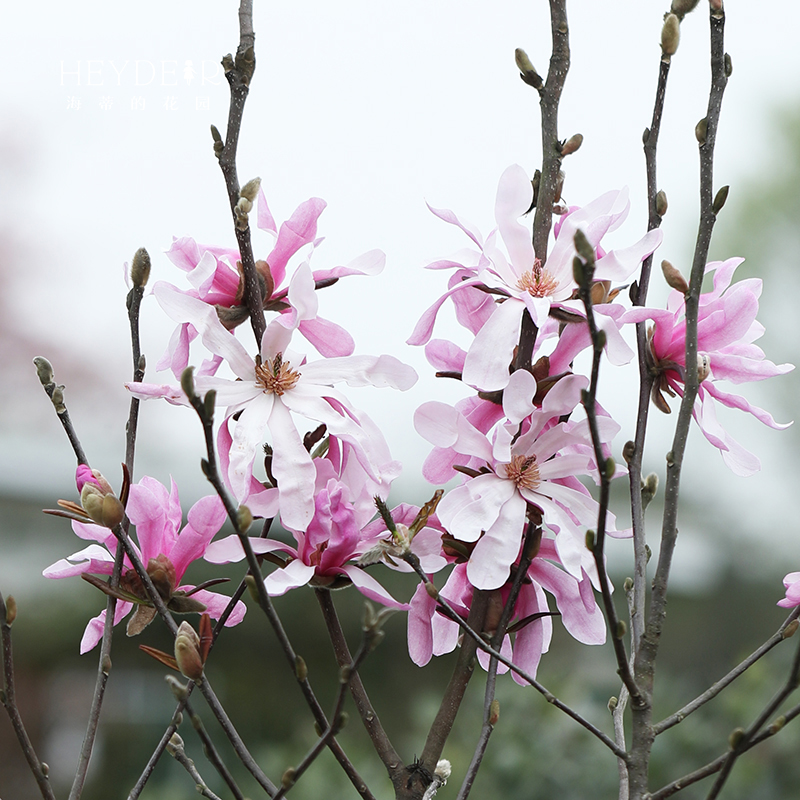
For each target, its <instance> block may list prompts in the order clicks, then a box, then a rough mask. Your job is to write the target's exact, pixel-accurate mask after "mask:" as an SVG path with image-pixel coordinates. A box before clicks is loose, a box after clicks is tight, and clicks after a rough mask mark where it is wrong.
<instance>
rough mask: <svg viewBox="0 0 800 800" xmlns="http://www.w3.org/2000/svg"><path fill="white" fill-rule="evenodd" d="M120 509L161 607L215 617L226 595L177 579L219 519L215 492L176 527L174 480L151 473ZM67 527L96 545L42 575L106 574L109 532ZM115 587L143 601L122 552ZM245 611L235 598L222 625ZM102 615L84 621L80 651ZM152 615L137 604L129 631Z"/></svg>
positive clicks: (120, 608) (120, 609) (121, 605)
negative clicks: (131, 528) (205, 612)
mask: <svg viewBox="0 0 800 800" xmlns="http://www.w3.org/2000/svg"><path fill="white" fill-rule="evenodd" d="M80 479H81V476H79V480H80ZM83 479H84V480H86V479H88V480H91V477H90V476H89V475H84V476H83ZM125 511H126V513H127V515H128V518H129V519H130V521H131V522H132V523H133V525H135V526H136V537H137V539H138V541H139V546H138V547H137V546H136V544H135V543H134V544H133V546H134V549H135V550H136V553H137V555H138V556H139V558H140V559H141V561H142V563H143V564H144V566H145V567H146V568H147V572H148V574H149V575H150V577H151V578H152V579H153V582H154V584H155V585H156V588H157V589H158V591H159V594H161V597H162V599H163V600H164V602H165V604H166V605H167V607H169V608H172V609H173V610H175V611H177V612H179V613H180V612H182V611H202V610H208V613H209V614H210V615H211V616H212V617H213V618H214V619H218V618H219V617H220V615H221V614H222V612H223V611H224V610H225V608H226V607H227V605H228V603H229V602H230V598H228V597H225V596H224V595H221V594H217V593H216V592H209V591H206V590H204V589H200V590H195V587H194V585H192V584H182V583H181V579H182V578H183V575H184V573H185V572H186V569H187V567H188V566H189V564H191V563H192V562H193V561H196V560H197V559H198V558H202V556H203V555H204V553H205V552H206V549H207V547H208V546H209V543H210V542H211V539H212V538H213V537H214V535H215V534H216V533H217V531H219V529H220V528H221V527H222V524H223V523H224V522H225V519H226V514H225V508H224V506H223V505H222V501H221V500H220V499H219V498H218V497H217V496H215V495H214V496H209V497H204V498H202V499H201V500H198V501H197V502H196V503H195V504H194V505H193V506H192V508H191V509H190V510H189V514H188V516H187V523H186V525H185V526H184V527H183V529H182V530H180V525H181V506H180V501H179V499H178V488H177V486H176V485H175V482H174V481H173V482H172V489H171V491H169V492H168V491H167V489H166V488H165V487H164V486H163V485H162V484H161V483H159V482H158V481H157V480H155V479H154V478H150V477H144V478H142V480H140V481H139V483H135V484H133V485H132V486H131V487H130V494H129V497H128V504H127V506H126V508H125ZM72 529H73V530H74V531H75V533H76V534H77V535H78V536H79V537H80V538H81V539H89V540H93V541H95V542H97V543H98V544H91V545H89V546H88V547H86V548H84V549H83V550H80V551H79V552H77V553H73V554H72V555H71V556H69V557H67V558H63V559H61V560H60V561H57V562H56V563H55V564H52V565H51V566H49V567H48V568H47V569H46V570H45V571H44V573H43V574H44V575H45V577H47V578H69V577H72V576H74V575H81V574H84V573H85V574H92V575H111V573H112V571H113V569H114V553H115V551H116V546H117V539H116V537H115V536H114V534H113V533H112V532H111V531H110V530H108V529H107V528H103V527H101V526H99V525H89V524H85V523H81V522H73V523H72ZM179 530H180V532H179ZM120 588H121V589H123V590H124V591H126V592H128V593H129V594H133V595H136V596H137V597H140V598H141V599H142V600H145V601H146V600H147V595H146V593H145V590H144V587H143V586H142V584H141V579H140V578H139V576H138V574H137V573H136V571H135V570H134V568H133V565H132V564H131V562H130V561H129V560H128V557H127V555H126V556H125V558H124V562H123V573H122V576H121V580H120ZM189 601H191V602H189ZM133 607H134V603H131V602H127V601H118V602H117V606H116V610H115V612H114V624H115V625H116V624H117V623H118V622H119V621H120V620H121V619H123V617H125V616H127V615H128V614H129V613H130V611H131V609H132V608H133ZM245 610H246V609H245V606H244V603H242V602H238V603H237V604H236V606H235V608H234V609H233V612H232V613H231V615H230V617H228V619H227V621H226V622H225V624H226V625H228V626H230V625H237V624H238V623H239V622H241V621H242V619H243V618H244V614H245ZM105 616H106V612H105V611H103V612H101V613H100V614H99V615H98V616H96V617H94V618H93V619H91V620H90V621H89V624H88V625H87V626H86V630H85V631H84V634H83V638H82V639H81V645H80V651H81V653H85V652H87V651H88V650H91V649H92V648H93V647H94V646H95V645H96V644H97V643H98V642H99V641H100V639H101V638H102V636H103V626H104V624H105ZM154 616H155V609H154V608H153V607H152V606H151V605H150V606H148V605H147V604H142V605H137V614H136V615H135V616H134V617H133V618H131V620H130V622H129V623H128V630H129V635H133V633H138V631H139V630H140V629H141V628H142V627H144V626H145V625H146V624H147V623H149V622H150V620H151V619H152V618H153V617H154Z"/></svg>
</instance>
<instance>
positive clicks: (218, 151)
mask: <svg viewBox="0 0 800 800" xmlns="http://www.w3.org/2000/svg"><path fill="white" fill-rule="evenodd" d="M211 138H212V139H213V140H214V155H215V156H216V157H217V158H219V157H220V156H221V155H222V151H223V150H224V149H225V144H224V142H223V141H222V136H220V133H219V129H218V128H217V126H216V125H212V126H211Z"/></svg>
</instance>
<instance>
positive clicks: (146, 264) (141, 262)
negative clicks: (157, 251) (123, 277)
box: [131, 247, 150, 287]
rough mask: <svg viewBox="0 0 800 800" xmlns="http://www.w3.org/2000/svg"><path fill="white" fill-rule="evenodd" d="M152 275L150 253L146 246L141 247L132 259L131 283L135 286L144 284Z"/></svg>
mask: <svg viewBox="0 0 800 800" xmlns="http://www.w3.org/2000/svg"><path fill="white" fill-rule="evenodd" d="M149 277H150V254H149V253H148V252H147V250H145V249H144V247H140V248H139V249H138V250H137V251H136V252H135V253H134V254H133V260H132V261H131V283H132V284H133V285H134V286H140V287H141V286H144V285H145V284H146V283H147V279H148V278H149Z"/></svg>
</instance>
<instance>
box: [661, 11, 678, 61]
mask: <svg viewBox="0 0 800 800" xmlns="http://www.w3.org/2000/svg"><path fill="white" fill-rule="evenodd" d="M680 40H681V24H680V21H679V20H678V17H677V15H676V14H667V18H666V19H665V20H664V27H663V28H662V29H661V54H662V56H664V58H665V59H667V58H669V57H670V56H674V55H675V53H676V52H677V51H678V44H679V43H680Z"/></svg>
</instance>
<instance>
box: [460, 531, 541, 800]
mask: <svg viewBox="0 0 800 800" xmlns="http://www.w3.org/2000/svg"><path fill="white" fill-rule="evenodd" d="M541 536H542V529H541V526H540V525H539V524H537V523H536V522H535V521H533V520H528V524H527V526H526V529H525V536H524V537H523V543H522V555H521V556H520V560H519V564H518V565H517V567H516V573H515V575H514V580H513V582H512V584H511V590H510V591H509V593H508V599H507V600H506V602H505V605H504V606H503V613H502V614H501V616H500V622H499V623H498V625H497V630H496V631H495V634H494V636H492V647H493V648H494V649H495V650H498V651H499V650H500V649H502V646H503V639H504V638H505V635H506V630H507V629H508V625H509V622H510V621H511V617H512V616H513V614H514V609H515V608H516V606H517V599H518V598H519V593H520V590H521V589H522V584H523V582H524V581H525V578H526V576H527V574H528V568H529V567H530V565H531V561H533V557H534V548H536V549H538V543H539V542H540V541H541ZM497 665H498V661H497V659H496V658H491V659H490V660H489V670H488V674H487V677H486V690H485V692H484V697H483V725H482V726H481V732H480V736H479V737H478V743H477V744H476V746H475V752H474V753H473V755H472V760H471V761H470V765H469V767H468V768H467V771H466V773H465V775H464V780H463V781H462V782H461V789H460V790H459V792H458V797H457V800H466V799H467V797H469V793H470V791H472V785H473V783H474V782H475V777H476V776H477V774H478V770H479V769H480V766H481V763H482V762H483V756H484V754H485V753H486V748H487V746H488V744H489V737H490V736H491V735H492V731H494V726H495V724H496V722H497V720H496V719H494V706H495V690H496V687H497Z"/></svg>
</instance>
